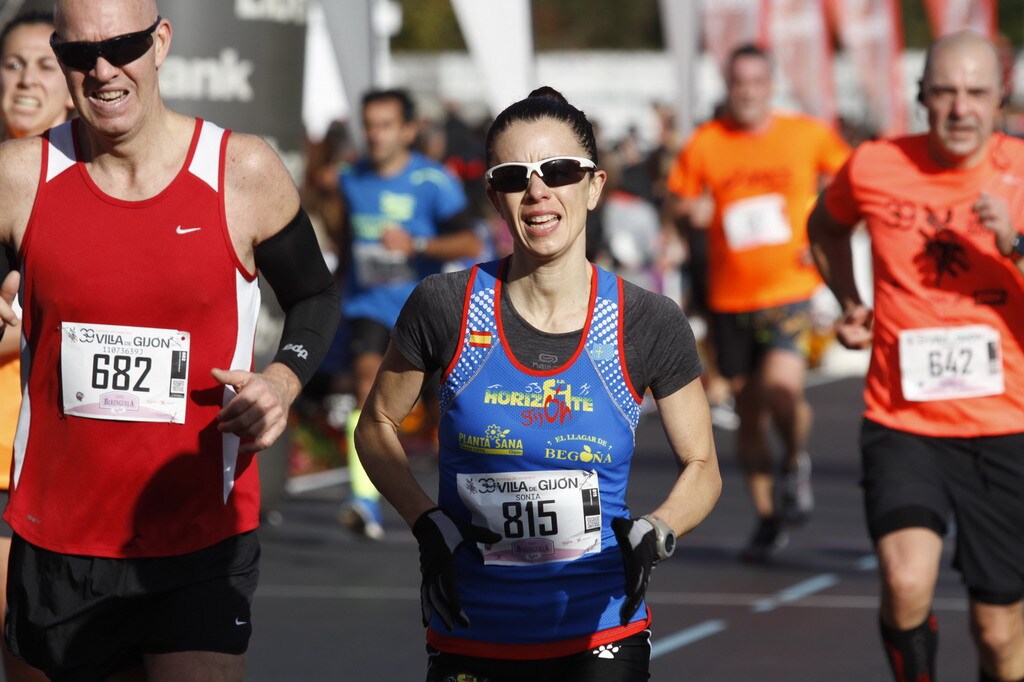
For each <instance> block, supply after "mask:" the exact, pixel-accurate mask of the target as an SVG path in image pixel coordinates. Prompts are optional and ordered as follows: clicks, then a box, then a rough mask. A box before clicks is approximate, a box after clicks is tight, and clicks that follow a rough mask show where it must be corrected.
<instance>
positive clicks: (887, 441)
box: [860, 419, 1024, 604]
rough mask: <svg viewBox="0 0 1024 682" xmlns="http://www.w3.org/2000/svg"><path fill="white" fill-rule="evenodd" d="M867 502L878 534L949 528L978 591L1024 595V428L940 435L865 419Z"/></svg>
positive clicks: (993, 598) (999, 599) (962, 567)
mask: <svg viewBox="0 0 1024 682" xmlns="http://www.w3.org/2000/svg"><path fill="white" fill-rule="evenodd" d="M860 448H861V464H862V470H863V478H862V479H861V486H862V487H863V488H864V506H865V512H866V514H867V522H868V531H869V532H870V534H871V538H872V540H873V541H874V542H876V543H877V542H878V540H879V539H880V538H881V537H882V536H884V535H886V534H888V533H892V532H894V531H897V530H902V529H904V528H929V529H931V530H933V531H935V532H936V533H937V534H939V535H940V536H945V534H946V530H947V528H948V523H949V519H950V518H951V517H952V518H954V519H955V520H956V554H955V556H954V559H953V566H954V567H955V568H956V569H957V570H958V571H960V574H961V575H962V576H963V580H964V583H965V584H966V585H967V589H968V591H969V592H970V595H971V598H972V599H974V600H975V601H979V602H982V603H986V604H1013V603H1015V602H1017V601H1019V600H1020V599H1021V598H1024V542H1022V541H1021V538H1022V533H1024V494H1022V491H1024V433H1019V434H1011V435H1006V436H987V437H979V438H935V437H929V436H919V435H917V434H913V433H907V432H906V431H898V430H896V429H890V428H888V427H885V426H882V425H881V424H878V423H876V422H873V421H870V420H868V419H865V420H864V422H863V424H862V426H861V434H860Z"/></svg>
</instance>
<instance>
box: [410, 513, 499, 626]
mask: <svg viewBox="0 0 1024 682" xmlns="http://www.w3.org/2000/svg"><path fill="white" fill-rule="evenodd" d="M412 534H413V535H415V536H416V540H417V541H418V542H419V544H420V573H422V574H423V582H422V583H421V584H420V608H421V609H423V625H424V626H426V625H428V624H429V623H430V616H431V615H432V614H434V613H437V615H438V617H439V618H440V619H441V621H442V622H443V623H444V626H445V627H446V628H448V631H449V632H450V631H451V630H452V628H453V627H454V625H455V623H458V624H459V625H461V626H462V627H469V618H467V617H466V612H465V611H463V610H462V602H461V600H460V599H459V590H458V588H457V587H456V585H455V565H454V561H453V558H452V557H453V556H454V554H455V552H456V551H457V550H458V549H459V547H461V546H462V544H463V543H464V542H482V543H484V544H495V543H497V542H499V541H500V540H501V535H499V534H497V533H495V532H494V531H492V530H489V529H487V528H481V527H480V526H474V525H472V524H470V523H467V522H465V521H463V520H461V519H457V518H455V517H454V516H452V515H451V514H449V513H448V512H446V511H445V510H443V509H441V508H440V507H434V508H433V509H428V510H427V511H425V512H423V513H422V514H420V517H419V518H418V519H416V523H414V524H413V526H412Z"/></svg>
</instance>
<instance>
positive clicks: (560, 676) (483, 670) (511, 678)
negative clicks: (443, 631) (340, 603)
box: [427, 630, 651, 682]
mask: <svg viewBox="0 0 1024 682" xmlns="http://www.w3.org/2000/svg"><path fill="white" fill-rule="evenodd" d="M427 655H428V657H429V664H428V666H427V682H522V681H523V680H528V681H529V682H566V681H567V680H587V682H641V681H643V680H649V679H650V673H649V672H648V670H649V668H650V664H651V631H650V630H644V631H643V632H639V633H637V634H635V635H632V636H630V637H627V638H625V639H622V640H619V641H617V642H612V643H610V644H604V645H601V646H599V647H595V648H593V649H587V650H586V651H581V652H580V653H578V654H570V655H569V656H561V657H559V658H547V659H542V660H536V661H520V660H505V659H497V658H477V657H475V656H458V655H456V654H448V653H444V652H443V651H438V650H437V649H435V648H434V647H432V646H430V645H429V644H428V645H427Z"/></svg>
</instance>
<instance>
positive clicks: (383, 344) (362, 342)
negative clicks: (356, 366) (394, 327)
mask: <svg viewBox="0 0 1024 682" xmlns="http://www.w3.org/2000/svg"><path fill="white" fill-rule="evenodd" d="M343 324H344V322H343ZM348 325H349V339H348V354H349V362H351V361H353V360H355V358H356V357H357V356H359V355H363V354H364V353H374V354H376V355H384V353H386V352H387V350H388V343H390V342H391V330H390V329H388V328H387V327H386V326H384V325H383V324H381V323H380V322H377V321H376V320H371V319H369V318H365V317H357V318H354V319H352V320H349V321H348Z"/></svg>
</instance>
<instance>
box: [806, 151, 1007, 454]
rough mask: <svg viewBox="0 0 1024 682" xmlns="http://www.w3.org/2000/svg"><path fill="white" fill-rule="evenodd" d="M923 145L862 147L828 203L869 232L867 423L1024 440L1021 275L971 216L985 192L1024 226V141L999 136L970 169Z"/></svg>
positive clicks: (835, 215)
mask: <svg viewBox="0 0 1024 682" xmlns="http://www.w3.org/2000/svg"><path fill="white" fill-rule="evenodd" d="M927 145H928V141H927V137H926V136H924V135H918V136H913V137H904V138H898V139H895V140H891V141H882V142H872V143H867V144H864V145H861V146H860V147H859V148H858V149H857V151H856V152H854V154H853V156H852V157H851V158H850V161H849V162H848V163H847V164H846V165H845V166H844V167H843V169H842V170H841V171H840V173H839V174H838V175H837V176H836V179H835V182H833V183H832V185H831V186H830V187H829V189H828V192H827V193H826V195H825V207H826V208H827V209H828V212H829V213H830V214H831V215H832V217H833V218H835V219H836V220H837V221H839V222H840V223H843V224H844V225H853V224H855V223H856V222H857V221H859V220H860V219H862V218H863V219H865V220H866V221H867V228H868V231H869V232H870V234H871V248H872V259H871V260H872V267H873V270H874V274H873V277H874V288H875V303H874V305H875V322H874V346H873V348H872V352H871V365H870V368H869V369H868V376H867V381H866V384H865V402H866V404H867V409H866V411H865V416H866V417H867V418H869V419H871V420H873V421H876V422H878V423H880V424H883V425H885V426H888V427H890V428H894V429H899V430H902V431H909V432H911V433H917V434H921V435H925V436H939V437H963V438H967V437H975V436H992V435H1001V434H1008V433H1019V432H1024V352H1022V350H1021V344H1022V343H1024V287H1022V285H1024V277H1021V274H1020V273H1019V272H1018V270H1017V267H1016V266H1015V265H1014V264H1013V262H1012V261H1011V260H1010V259H1009V258H1006V257H1005V256H1003V255H1001V254H1000V253H999V252H998V250H997V249H996V246H995V240H994V238H993V236H992V233H991V232H989V231H988V230H986V229H985V228H984V227H982V226H981V225H980V224H979V222H978V220H977V216H976V215H975V214H974V212H973V210H972V205H973V203H974V202H975V201H976V200H977V199H978V196H979V194H981V193H982V192H987V193H988V194H991V195H993V196H997V197H1001V198H1002V199H1004V200H1005V201H1006V202H1007V203H1008V204H1009V206H1010V216H1011V218H1012V220H1013V221H1014V224H1015V226H1016V227H1017V228H1018V229H1022V228H1024V142H1022V141H1020V140H1016V139H1014V138H1010V137H1007V136H1004V135H998V134H997V135H995V136H993V138H992V140H991V141H990V142H989V149H988V155H987V157H986V158H985V160H984V161H982V162H981V163H979V164H977V165H976V166H974V167H972V168H970V169H967V170H947V169H944V168H942V167H940V166H939V165H937V164H936V163H935V162H934V161H933V160H932V158H931V156H930V155H929V153H928V146H927ZM921 330H927V331H921ZM1000 384H1001V385H1000Z"/></svg>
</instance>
